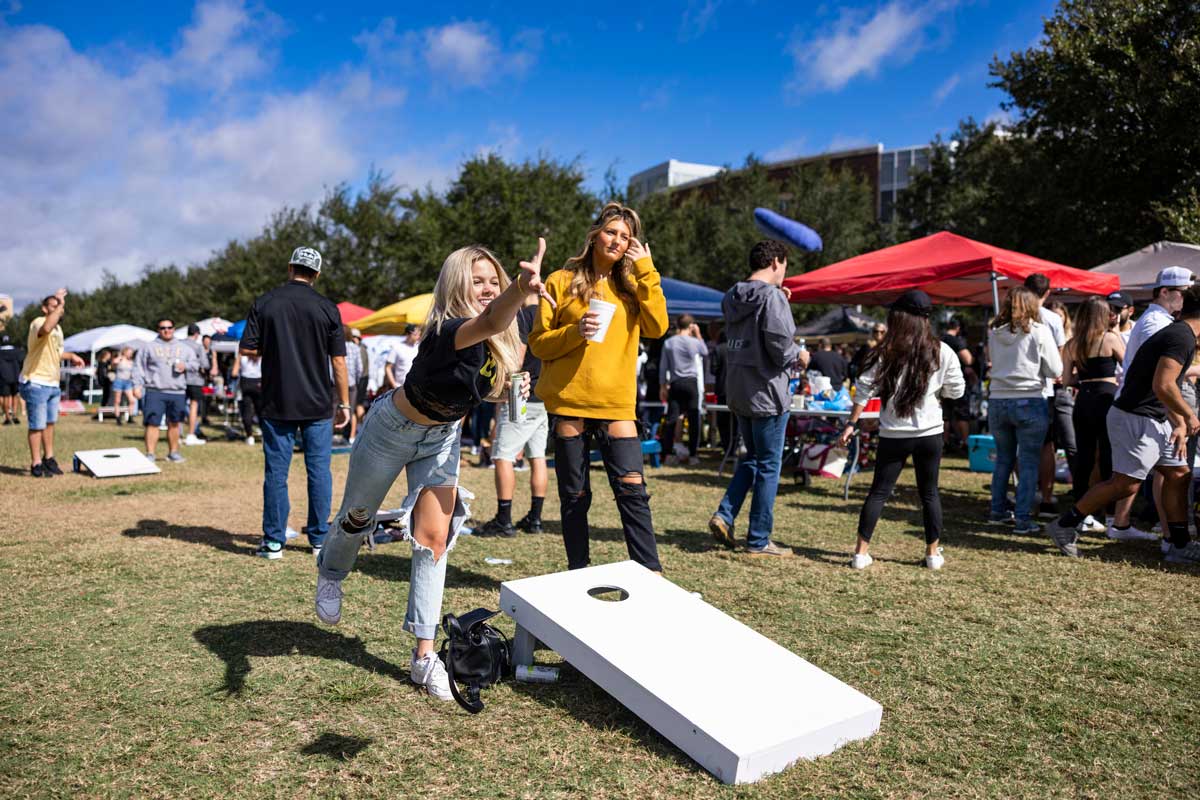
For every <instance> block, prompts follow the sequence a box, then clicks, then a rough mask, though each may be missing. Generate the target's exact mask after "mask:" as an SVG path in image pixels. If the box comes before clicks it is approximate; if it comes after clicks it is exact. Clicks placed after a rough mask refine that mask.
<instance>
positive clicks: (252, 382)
mask: <svg viewBox="0 0 1200 800" xmlns="http://www.w3.org/2000/svg"><path fill="white" fill-rule="evenodd" d="M241 388H242V409H241V411H242V428H243V430H245V431H246V435H247V436H252V435H253V434H254V418H255V417H256V416H257V417H258V418H259V419H260V420H261V419H262V381H261V380H260V379H258V378H242V380H241Z"/></svg>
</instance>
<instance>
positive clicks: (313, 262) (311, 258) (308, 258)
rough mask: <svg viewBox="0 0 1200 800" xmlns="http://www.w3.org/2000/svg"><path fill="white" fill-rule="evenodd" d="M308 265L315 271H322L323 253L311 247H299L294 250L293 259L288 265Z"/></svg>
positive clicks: (307, 266)
mask: <svg viewBox="0 0 1200 800" xmlns="http://www.w3.org/2000/svg"><path fill="white" fill-rule="evenodd" d="M293 264H294V265H296V266H297V267H306V268H308V269H311V270H312V271H313V272H320V271H321V254H320V253H318V252H317V251H316V250H314V249H313V248H311V247H297V248H296V249H295V250H293V251H292V259H291V261H289V262H288V266H289V267H290V266H292V265H293Z"/></svg>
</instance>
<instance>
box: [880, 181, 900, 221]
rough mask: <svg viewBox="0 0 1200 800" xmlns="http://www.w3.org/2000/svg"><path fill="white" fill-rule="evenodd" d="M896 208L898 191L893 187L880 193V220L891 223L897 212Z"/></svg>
mask: <svg viewBox="0 0 1200 800" xmlns="http://www.w3.org/2000/svg"><path fill="white" fill-rule="evenodd" d="M895 208H896V193H895V192H894V191H892V190H891V189H885V190H883V191H881V192H880V193H879V221H880V222H883V223H885V224H886V223H889V222H891V221H892V217H893V216H894V214H895Z"/></svg>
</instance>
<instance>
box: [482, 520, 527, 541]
mask: <svg viewBox="0 0 1200 800" xmlns="http://www.w3.org/2000/svg"><path fill="white" fill-rule="evenodd" d="M475 535H476V536H503V537H505V538H512V537H513V536H516V535H517V529H516V528H514V527H513V526H512V525H502V524H501V523H500V521H499V520H497V519H495V518H492V519H490V520H488V521H487V522H485V523H484V525H483V527H482V528H479V529H478V530H476V531H475Z"/></svg>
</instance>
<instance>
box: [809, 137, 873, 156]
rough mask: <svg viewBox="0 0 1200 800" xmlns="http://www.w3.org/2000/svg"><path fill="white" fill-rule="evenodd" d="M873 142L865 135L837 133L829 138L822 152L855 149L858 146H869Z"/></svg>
mask: <svg viewBox="0 0 1200 800" xmlns="http://www.w3.org/2000/svg"><path fill="white" fill-rule="evenodd" d="M873 144H875V142H872V141H871V140H870V139H868V138H867V137H866V136H862V135H857V136H856V135H853V134H845V133H839V134H836V135H835V136H834V137H833V138H832V139H830V140H829V144H827V145H825V149H824V150H823V151H822V152H825V153H836V152H838V151H839V150H857V149H858V148H860V147H870V146H871V145H873Z"/></svg>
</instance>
